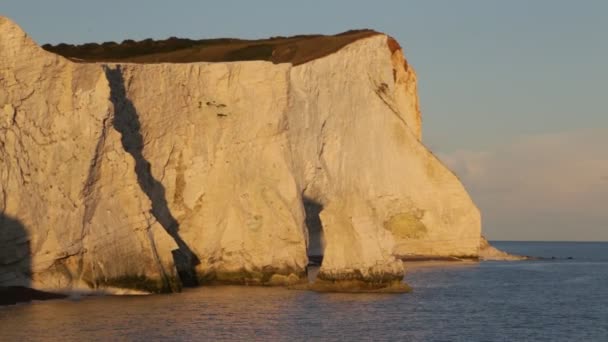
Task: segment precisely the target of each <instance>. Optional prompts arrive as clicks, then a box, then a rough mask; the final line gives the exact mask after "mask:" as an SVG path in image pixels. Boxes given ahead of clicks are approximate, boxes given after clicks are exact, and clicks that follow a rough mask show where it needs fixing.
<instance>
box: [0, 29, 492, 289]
mask: <svg viewBox="0 0 608 342" xmlns="http://www.w3.org/2000/svg"><path fill="white" fill-rule="evenodd" d="M0 87H1V88H0V109H1V110H2V111H1V112H0V190H1V191H0V209H1V210H2V217H0V220H1V221H0V224H1V225H2V227H1V229H0V251H2V252H3V253H4V254H2V252H0V286H1V285H11V284H19V285H34V286H37V287H45V288H70V287H108V286H111V287H121V288H136V289H143V290H149V291H175V290H177V289H178V288H179V287H180V286H181V285H182V284H183V285H194V284H197V283H198V284H200V283H207V282H220V283H251V284H290V283H295V282H299V281H301V280H303V279H305V274H306V265H307V263H308V258H307V255H306V248H307V244H308V233H307V232H308V230H307V227H306V224H305V222H306V220H305V219H306V214H305V208H304V205H303V203H304V202H306V203H312V204H314V205H315V206H317V207H319V208H320V209H321V212H320V215H319V216H320V224H321V225H322V229H323V231H324V235H325V250H324V256H325V257H324V260H323V264H322V266H321V270H320V274H319V278H320V279H322V280H326V281H327V280H329V281H338V280H349V281H350V280H357V281H363V282H365V283H374V284H380V285H379V286H384V285H386V284H387V283H391V282H394V281H400V279H401V278H402V276H403V271H404V270H403V267H402V264H401V262H399V261H398V260H397V259H396V258H395V257H396V256H397V257H400V256H407V255H426V256H428V255H437V256H446V255H456V256H477V253H478V248H479V244H480V218H479V212H478V210H477V208H476V207H475V205H474V204H473V203H472V201H471V200H470V198H469V196H468V195H467V193H466V191H465V190H464V188H463V187H462V185H461V184H460V182H459V181H458V179H457V178H456V177H455V176H454V175H453V174H452V173H451V172H450V171H449V170H448V169H446V168H445V167H444V166H443V165H442V164H441V162H440V161H438V160H437V159H436V158H435V157H434V156H433V155H432V154H431V153H430V152H429V151H428V150H427V149H426V148H425V147H424V146H423V145H422V143H421V118H420V111H419V108H418V99H417V95H416V76H415V74H414V71H413V70H412V69H411V67H409V66H408V65H407V63H406V61H405V59H404V57H403V54H402V51H401V49H400V48H399V46H398V45H397V44H396V42H395V41H394V40H392V39H391V38H389V37H387V36H385V35H381V34H373V35H366V36H365V37H362V38H360V39H357V40H355V41H353V42H351V43H349V44H346V45H345V46H343V47H340V49H338V50H337V51H334V52H333V53H331V54H329V55H326V56H322V57H319V58H317V59H314V60H310V61H306V62H305V63H301V64H298V65H296V66H294V64H292V63H279V64H273V63H272V62H268V61H247V62H232V63H228V62H217V63H207V62H193V63H185V64H171V63H162V64H130V63H122V64H111V63H101V62H100V63H74V62H71V61H69V60H67V59H65V58H63V57H60V56H58V55H54V54H52V53H49V52H46V51H44V50H42V49H41V48H39V47H38V46H36V45H35V43H33V42H32V41H31V40H30V39H29V38H28V37H27V35H26V34H25V33H23V32H22V31H21V30H20V29H19V28H18V27H17V26H16V25H15V24H14V23H12V22H10V21H9V20H8V19H5V18H0ZM309 215H310V213H309ZM308 221H311V220H310V217H309V220H308ZM18 226H19V227H21V229H17V228H16V227H18ZM30 282H31V283H30Z"/></svg>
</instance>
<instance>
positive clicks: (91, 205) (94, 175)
mask: <svg viewBox="0 0 608 342" xmlns="http://www.w3.org/2000/svg"><path fill="white" fill-rule="evenodd" d="M112 114H113V113H112V112H111V111H109V112H108V115H107V116H106V117H105V118H104V119H103V121H102V128H101V132H100V133H99V138H98V139H97V145H96V146H95V152H94V154H93V158H92V160H91V165H89V172H88V174H87V179H86V181H85V183H84V187H83V189H82V197H83V198H84V215H83V217H82V231H81V241H82V239H83V238H84V235H85V234H86V230H85V229H86V226H87V224H88V223H89V221H91V219H92V218H93V215H94V214H95V208H96V207H97V201H96V200H95V196H92V195H93V193H94V192H95V183H96V182H97V180H98V179H99V170H100V167H101V156H102V152H103V148H104V146H105V142H106V137H107V135H108V130H109V129H110V127H111V126H112Z"/></svg>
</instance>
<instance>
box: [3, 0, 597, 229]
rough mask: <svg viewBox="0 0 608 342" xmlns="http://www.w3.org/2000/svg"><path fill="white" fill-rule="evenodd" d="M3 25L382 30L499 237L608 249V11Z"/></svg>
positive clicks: (193, 4)
mask: <svg viewBox="0 0 608 342" xmlns="http://www.w3.org/2000/svg"><path fill="white" fill-rule="evenodd" d="M0 13H1V14H2V15H6V16H9V17H10V18H12V19H13V20H15V21H16V22H17V23H19V24H20V25H21V26H22V27H23V28H24V29H25V30H26V31H27V32H28V33H29V34H30V35H31V36H32V37H33V38H34V39H35V40H36V41H37V42H38V43H40V44H43V43H58V42H72V43H74V42H78V43H82V42H90V41H97V42H102V41H110V40H112V41H121V40H123V39H125V38H133V39H144V38H149V37H152V38H163V37H169V36H178V37H189V38H198V37H200V38H202V37H245V38H262V37H268V36H276V35H292V34H300V33H337V32H341V31H345V30H348V29H353V28H373V29H376V30H379V31H383V32H386V33H388V34H390V35H392V36H394V37H395V38H397V40H398V41H399V42H400V43H401V45H402V46H403V47H404V49H405V52H406V56H407V58H408V60H409V62H410V63H411V64H412V65H413V66H414V67H415V68H416V70H417V73H418V78H419V91H420V97H421V104H422V111H423V125H424V141H425V143H426V144H427V146H429V147H430V148H431V149H432V150H433V151H435V152H436V153H438V154H439V155H440V156H443V157H444V159H445V160H446V162H447V163H448V164H449V165H450V167H452V168H453V169H455V171H456V172H457V173H458V174H459V175H460V177H461V178H462V179H463V181H464V182H465V184H466V185H467V187H468V188H470V189H471V193H472V195H473V197H474V199H475V201H476V202H477V204H478V205H479V207H480V208H481V209H482V212H483V214H484V230H485V231H486V234H487V235H488V236H489V237H490V238H494V239H541V240H552V239H564V240H608V208H607V206H608V138H606V136H608V109H607V108H608V106H607V105H606V103H605V100H606V98H607V97H608V96H607V95H608V93H607V90H608V87H607V82H608V66H607V63H608V1H604V0H581V1H565V0H544V1H543V0H535V1H533V0H509V1H498V0H459V1H450V0H444V1H439V0H433V1H423V0H419V1H404V0H402V1H380V0H378V1H369V0H367V1H357V0H351V1H314V0H309V1H227V0H224V1H195V0H183V1H157V0H149V1H126V0H122V1H118V0H106V1H102V0H96V1H89V0H80V1H76V0H74V1H66V0H54V1H46V0H40V1H33V0H30V1H28V0H3V1H2V2H1V3H0ZM522 145H523V146H522ZM564 149H567V150H568V151H566V152H564V151H563V150H564ZM583 151H584V152H585V153H581V152H583ZM539 156H542V158H539ZM509 158H510V159H509ZM503 164H504V165H503ZM497 165H503V167H501V168H499V169H497ZM549 165H551V167H549ZM573 165H574V166H576V165H578V166H579V167H578V168H576V167H574V168H573ZM582 165H586V166H585V167H586V169H585V170H582V171H581V169H580V167H581V166H582ZM535 177H536V178H535ZM547 179H559V180H560V181H559V182H558V181H556V182H548V181H547ZM530 183H531V184H532V185H530ZM497 184H500V185H501V186H497ZM497 187H498V188H500V190H497ZM564 192H566V193H565V194H564ZM556 198H559V200H556ZM598 201H599V202H598ZM602 201H605V202H604V203H606V204H602V203H601V202H602ZM528 202H530V203H529V205H527V206H525V208H522V207H521V204H522V203H528ZM516 204H517V205H516ZM573 207H574V208H575V209H577V210H573V209H572V208H573ZM604 208H605V209H606V210H605V209H604Z"/></svg>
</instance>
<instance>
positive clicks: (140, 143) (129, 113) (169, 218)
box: [105, 65, 200, 287]
mask: <svg viewBox="0 0 608 342" xmlns="http://www.w3.org/2000/svg"><path fill="white" fill-rule="evenodd" d="M105 73H106V77H107V79H108V81H109V82H110V87H111V96H110V97H111V101H112V103H113V104H114V121H113V123H112V124H113V126H114V128H115V129H116V130H117V131H118V132H120V134H121V142H122V146H123V148H124V149H125V151H126V152H127V153H129V154H130V155H131V156H132V157H133V159H135V173H136V174H137V182H138V183H139V186H140V187H141V189H142V191H143V192H144V193H145V194H146V196H147V197H148V198H149V199H150V202H152V210H151V214H152V215H153V216H154V218H155V219H156V220H157V221H158V222H159V223H160V224H161V225H162V226H163V228H164V229H165V230H166V231H167V233H168V234H169V235H170V236H171V237H172V238H173V239H174V240H175V242H176V243H177V245H178V247H179V248H178V249H176V250H174V251H173V253H172V254H173V261H174V263H175V267H176V268H177V272H178V274H179V277H180V280H181V282H182V285H183V286H186V287H191V286H196V285H198V280H197V276H196V271H195V266H196V265H198V264H199V263H200V261H199V259H198V257H197V256H196V255H195V254H194V253H193V252H192V250H191V249H190V247H188V245H187V244H186V243H185V242H184V240H182V238H181V237H180V235H179V223H178V222H177V220H176V219H175V217H173V214H171V211H170V210H169V206H168V204H167V199H166V195H165V187H164V186H163V185H162V183H161V182H159V181H158V180H156V179H155V178H154V176H153V175H152V171H151V165H150V162H149V161H148V160H146V158H145V157H144V155H143V149H144V139H143V136H142V134H141V124H140V122H139V115H138V113H137V110H136V109H135V106H134V105H133V102H131V100H129V98H128V97H127V92H126V89H125V80H124V77H123V73H122V69H121V67H120V65H119V66H116V68H115V69H111V68H109V67H105Z"/></svg>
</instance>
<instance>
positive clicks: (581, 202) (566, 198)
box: [439, 129, 608, 240]
mask: <svg viewBox="0 0 608 342" xmlns="http://www.w3.org/2000/svg"><path fill="white" fill-rule="evenodd" d="M439 156H440V158H441V159H442V160H443V161H444V162H445V163H446V164H447V165H448V166H449V167H450V168H451V169H452V170H454V171H455V172H456V174H457V175H459V177H460V178H461V179H462V181H463V182H464V184H465V186H466V187H467V189H468V190H469V191H470V193H471V195H472V197H473V199H474V200H475V202H476V203H477V205H478V206H479V207H480V209H481V211H482V215H483V222H484V231H485V232H486V234H488V236H489V237H490V238H494V239H535V240H538V239H541V240H542V239H544V240H553V239H560V240H608V129H595V130H579V131H571V132H562V133H552V134H542V135H533V136H525V137H521V138H519V139H517V140H516V141H513V142H512V143H510V144H508V145H505V146H499V147H496V148H486V149H483V148H480V150H478V151H463V150H461V151H456V152H453V153H450V154H441V153H439Z"/></svg>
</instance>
